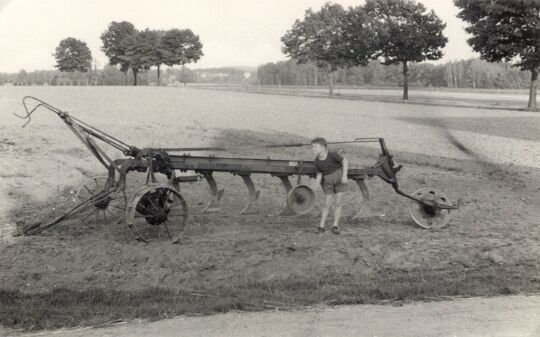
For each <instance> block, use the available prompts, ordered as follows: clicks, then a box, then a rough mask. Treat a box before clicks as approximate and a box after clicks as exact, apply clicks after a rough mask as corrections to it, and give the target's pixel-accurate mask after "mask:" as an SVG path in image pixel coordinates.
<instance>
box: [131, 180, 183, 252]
mask: <svg viewBox="0 0 540 337" xmlns="http://www.w3.org/2000/svg"><path fill="white" fill-rule="evenodd" d="M126 223H127V224H128V226H129V228H130V229H131V231H132V233H133V235H134V236H135V238H136V239H137V240H139V241H143V242H146V243H150V242H167V241H168V242H172V243H179V242H180V238H181V236H182V235H183V233H184V231H185V230H186V227H187V224H188V207H187V203H186V201H185V200H184V198H183V197H182V195H181V194H180V193H178V191H176V190H175V189H174V188H172V187H171V186H167V185H149V186H145V187H144V188H142V189H141V190H140V191H139V192H137V193H136V194H135V195H134V196H133V197H132V198H131V200H130V202H129V206H128V208H127V210H126Z"/></svg>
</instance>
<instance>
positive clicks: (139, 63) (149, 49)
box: [123, 29, 162, 85]
mask: <svg viewBox="0 0 540 337" xmlns="http://www.w3.org/2000/svg"><path fill="white" fill-rule="evenodd" d="M159 45H160V36H159V33H158V32H156V31H153V30H150V29H146V30H143V31H141V32H138V33H135V34H133V35H131V36H130V37H129V38H128V39H127V41H126V49H125V55H124V56H123V58H125V59H126V60H127V62H128V64H129V66H130V67H131V70H132V71H133V76H134V85H137V74H138V73H139V71H140V70H141V69H144V70H148V69H150V68H151V67H153V66H157V65H160V64H161V63H162V56H161V53H160V47H159Z"/></svg>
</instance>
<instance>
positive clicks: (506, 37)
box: [454, 0, 540, 109]
mask: <svg viewBox="0 0 540 337" xmlns="http://www.w3.org/2000/svg"><path fill="white" fill-rule="evenodd" d="M454 3H455V5H456V6H457V7H459V8H460V9H461V11H460V12H459V14H458V17H459V18H461V19H463V20H464V21H466V22H468V23H469V24H470V26H468V27H467V28H466V31H467V32H468V33H470V34H471V35H472V37H471V38H469V39H468V40H467V42H468V43H469V44H470V45H471V46H472V48H473V50H474V51H476V52H478V53H480V56H481V58H483V59H485V60H486V61H489V62H501V61H503V62H512V63H513V64H514V65H515V66H516V67H519V68H520V69H522V70H529V71H530V72H531V85H530V94H529V105H528V108H529V109H536V90H537V81H538V71H539V68H540V1H538V0H514V1H507V0H454Z"/></svg>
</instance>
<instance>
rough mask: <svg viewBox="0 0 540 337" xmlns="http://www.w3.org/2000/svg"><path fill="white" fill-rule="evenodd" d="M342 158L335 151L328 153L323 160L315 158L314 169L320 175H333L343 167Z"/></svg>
mask: <svg viewBox="0 0 540 337" xmlns="http://www.w3.org/2000/svg"><path fill="white" fill-rule="evenodd" d="M342 161H343V156H342V155H341V154H339V153H338V152H335V151H328V155H327V156H326V159H325V160H320V159H319V157H315V167H316V168H317V170H318V171H320V172H322V174H324V175H327V174H330V173H333V172H335V171H337V170H339V169H340V168H342V167H343V165H342V163H341V162H342Z"/></svg>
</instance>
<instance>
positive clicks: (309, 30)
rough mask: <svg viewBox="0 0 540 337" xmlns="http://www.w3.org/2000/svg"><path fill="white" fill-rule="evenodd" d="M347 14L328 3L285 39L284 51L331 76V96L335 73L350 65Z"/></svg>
mask: <svg viewBox="0 0 540 337" xmlns="http://www.w3.org/2000/svg"><path fill="white" fill-rule="evenodd" d="M346 15H347V12H346V11H345V10H344V9H343V7H342V6H341V5H339V4H332V3H326V4H325V5H324V6H323V7H322V8H321V10H320V11H318V12H314V11H313V10H312V9H308V10H306V12H305V14H304V19H303V20H296V22H295V23H294V24H293V26H292V28H291V29H290V30H289V31H287V33H286V34H285V35H284V36H283V37H282V38H281V42H282V43H283V47H282V51H283V52H284V53H285V54H287V55H289V56H290V57H292V58H293V59H295V60H296V61H297V62H298V63H313V64H315V65H316V66H317V67H318V68H319V69H320V70H322V71H323V72H325V73H327V74H328V78H329V81H328V83H329V95H330V96H332V95H333V94H334V91H333V73H334V72H335V71H336V70H338V69H339V68H341V67H346V66H349V65H350V58H349V56H350V55H349V54H350V48H349V43H348V41H347V38H346V31H345V22H346Z"/></svg>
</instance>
